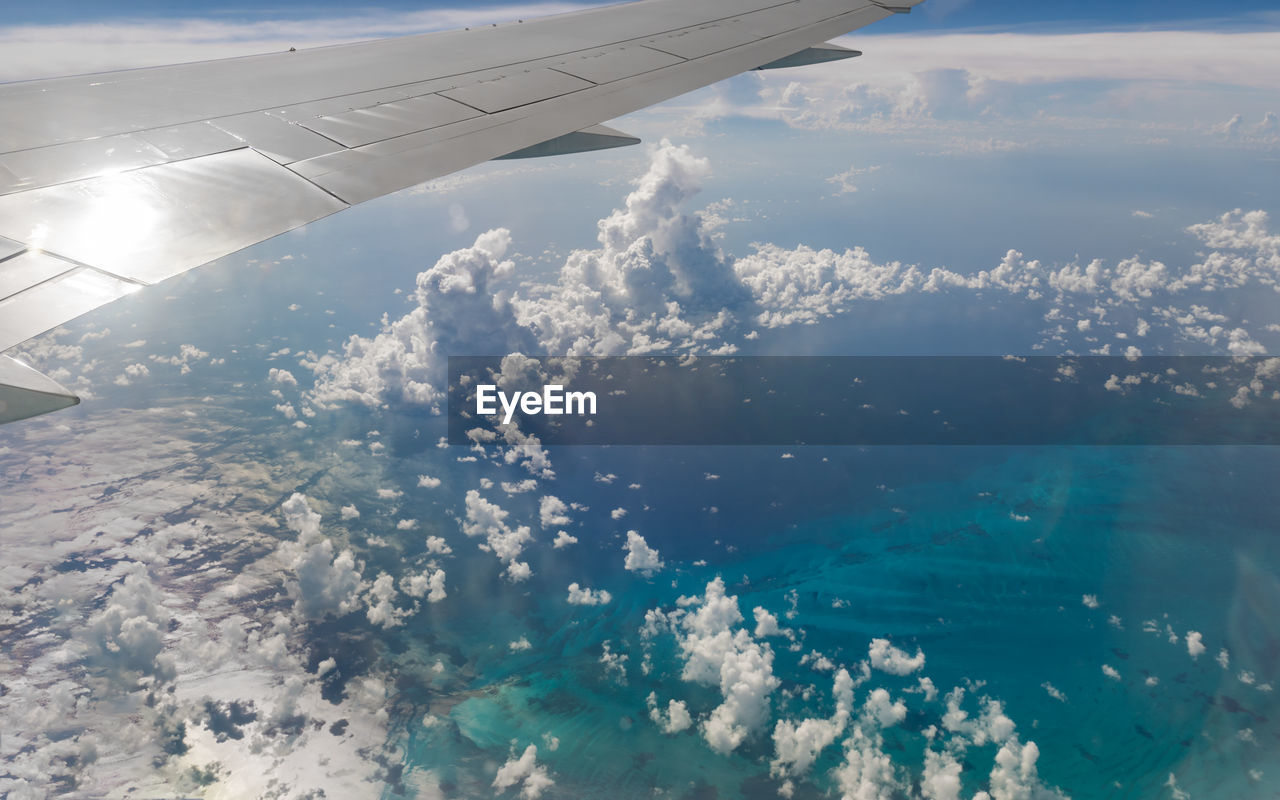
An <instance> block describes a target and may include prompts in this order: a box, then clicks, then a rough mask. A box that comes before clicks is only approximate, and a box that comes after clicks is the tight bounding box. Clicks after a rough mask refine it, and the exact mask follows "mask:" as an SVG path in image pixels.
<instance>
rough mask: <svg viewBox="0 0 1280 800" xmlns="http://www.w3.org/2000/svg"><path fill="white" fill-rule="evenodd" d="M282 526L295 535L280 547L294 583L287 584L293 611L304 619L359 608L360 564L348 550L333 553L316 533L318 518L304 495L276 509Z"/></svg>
mask: <svg viewBox="0 0 1280 800" xmlns="http://www.w3.org/2000/svg"><path fill="white" fill-rule="evenodd" d="M280 510H281V512H283V513H284V518H285V524H286V525H287V526H288V527H289V529H290V530H292V531H293V532H295V533H297V534H298V538H297V540H296V541H293V542H285V543H284V544H282V545H281V546H280V554H281V556H282V557H283V558H284V560H285V563H286V564H287V565H288V567H289V569H290V571H291V572H292V573H293V575H294V580H292V581H290V582H289V584H288V588H289V592H290V594H291V595H292V596H293V599H294V609H295V610H296V611H297V612H298V613H299V614H301V615H302V616H303V617H305V618H306V619H320V618H321V617H325V616H329V615H342V614H347V613H349V612H351V611H353V610H355V609H356V608H358V607H359V605H360V599H359V591H360V588H361V578H360V565H359V564H357V563H356V559H355V556H354V554H352V552H351V550H349V549H344V550H342V551H341V552H339V553H338V554H337V555H335V554H334V546H333V542H332V541H331V540H329V539H328V538H326V537H325V536H324V534H323V533H321V531H320V515H319V514H317V513H315V512H314V511H312V510H311V506H310V504H309V503H308V501H307V497H306V495H303V494H299V493H296V492H295V493H294V494H293V495H292V496H290V497H289V499H288V500H286V501H285V502H284V503H282V504H281V506H280Z"/></svg>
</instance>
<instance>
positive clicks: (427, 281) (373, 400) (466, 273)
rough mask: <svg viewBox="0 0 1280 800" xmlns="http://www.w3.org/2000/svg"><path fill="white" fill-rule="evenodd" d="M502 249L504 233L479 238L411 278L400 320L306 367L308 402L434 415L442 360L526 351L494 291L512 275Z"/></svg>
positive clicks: (529, 344)
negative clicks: (396, 407) (406, 408)
mask: <svg viewBox="0 0 1280 800" xmlns="http://www.w3.org/2000/svg"><path fill="white" fill-rule="evenodd" d="M510 245H511V235H510V233H508V232H507V231H506V230H503V229H498V230H492V231H487V232H485V233H482V234H480V236H478V237H477V238H476V241H475V244H474V245H472V246H471V247H468V248H463V249H461V250H455V251H453V252H452V253H448V254H446V255H444V256H442V257H441V258H440V259H439V260H438V261H437V262H436V263H435V265H434V266H433V267H431V269H429V270H427V271H426V272H422V273H419V275H418V279H417V289H416V291H415V292H414V294H413V299H414V300H415V301H416V303H417V305H416V307H414V308H413V309H412V310H411V311H410V312H409V313H408V314H406V315H405V316H403V317H401V318H399V319H397V320H394V321H387V322H386V323H385V324H384V325H383V329H382V331H381V332H380V333H378V334H377V335H376V336H374V337H373V338H365V337H361V336H352V337H351V338H350V339H348V340H347V342H346V344H345V346H344V347H343V352H342V354H341V355H335V354H328V355H325V356H323V357H321V358H320V359H319V360H317V361H315V362H313V363H311V368H312V369H313V370H314V371H315V373H316V378H317V379H316V384H315V386H314V388H313V389H312V390H311V392H310V393H309V396H310V398H311V399H312V402H314V403H315V404H316V405H317V406H320V407H332V406H334V405H336V404H339V403H353V404H361V405H367V406H381V405H384V404H387V403H391V402H401V403H414V404H421V405H427V406H431V407H433V408H438V406H439V403H441V402H442V401H443V400H444V395H443V393H442V391H441V387H442V386H443V385H444V380H445V375H444V363H445V362H444V359H445V356H446V354H448V353H458V352H486V353H510V352H516V351H523V352H528V351H529V350H531V349H533V345H534V340H533V339H532V338H531V337H530V336H529V334H528V331H527V330H525V329H523V328H521V327H520V326H519V325H518V324H517V323H516V321H515V315H514V311H513V309H512V306H511V304H510V296H509V294H508V293H506V292H503V291H501V290H499V288H498V287H497V285H496V284H497V282H498V281H499V280H500V279H501V278H504V277H506V276H509V275H510V274H511V272H512V271H513V270H514V269H515V264H514V262H512V261H508V260H504V257H505V255H506V252H507V249H508V248H509V247H510Z"/></svg>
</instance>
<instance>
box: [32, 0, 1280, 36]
mask: <svg viewBox="0 0 1280 800" xmlns="http://www.w3.org/2000/svg"><path fill="white" fill-rule="evenodd" d="M512 5H514V4H512V3H510V2H502V0H480V1H479V2H474V3H469V4H468V6H469V7H470V8H473V9H478V8H501V7H503V6H512ZM583 5H586V4H583ZM456 7H457V4H456V3H449V2H426V0H422V1H421V2H407V1H406V0H399V1H392V2H380V3H376V4H367V5H366V6H365V9H364V11H365V12H366V13H380V12H384V11H392V12H408V11H430V10H434V9H441V8H456ZM1207 8H1209V7H1206V5H1205V4H1204V3H1197V2H1192V1H1191V0H1140V2H1130V3H1113V2H1106V0H1079V1H1078V2H1046V3H1028V2H1020V1H1019V0H930V2H929V3H927V4H925V5H924V6H923V7H921V8H919V9H917V10H916V11H915V12H914V14H913V16H912V17H911V18H910V19H909V20H908V19H903V20H901V21H889V22H886V23H884V25H883V27H884V28H885V29H886V30H887V31H890V32H892V31H896V30H903V31H906V30H914V31H919V30H945V29H954V28H963V27H982V26H999V27H1001V28H1004V29H1007V28H1009V27H1016V26H1020V25H1035V26H1037V27H1038V28H1040V29H1043V28H1044V26H1046V25H1049V26H1055V27H1057V26H1061V27H1073V28H1090V27H1117V26H1123V27H1131V26H1132V27H1162V26H1170V25H1172V24H1175V23H1186V22H1191V21H1194V22H1196V23H1197V24H1198V25H1200V26H1202V27H1203V26H1204V24H1206V23H1208V22H1211V21H1217V23H1218V24H1229V25H1241V24H1246V21H1247V23H1248V24H1261V25H1266V26H1271V27H1274V26H1276V25H1280V16H1277V12H1276V9H1275V5H1274V4H1273V3H1268V2H1266V0H1248V1H1247V2H1239V3H1232V4H1231V5H1230V8H1229V9H1226V8H1223V9H1222V10H1221V11H1219V10H1215V9H1210V10H1206V9H1207ZM350 11H351V7H350V5H349V4H346V3H338V2H305V3H304V2H298V0H276V2H273V3H269V4H264V5H261V6H250V5H237V4H234V3H220V2H214V1H211V0H204V1H202V2H192V3H184V4H182V5H180V6H175V5H174V4H173V3H163V2H155V1H154V0H133V1H132V2H127V3H113V4H110V5H109V6H108V5H104V4H100V3H93V4H89V3H83V2H78V1H77V0H53V2H47V3H25V4H22V5H20V6H19V7H17V8H14V9H11V10H10V13H9V14H8V15H7V20H8V22H9V24H11V25H13V24H32V23H35V24H50V23H65V22H71V21H76V22H86V21H114V20H126V19H138V18H178V17H192V16H209V17H213V18H217V19H240V20H262V19H276V18H281V19H283V18H288V19H298V18H308V17H325V16H333V15H335V14H346V13H350Z"/></svg>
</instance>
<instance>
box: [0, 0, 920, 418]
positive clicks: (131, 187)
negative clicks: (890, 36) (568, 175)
mask: <svg viewBox="0 0 1280 800" xmlns="http://www.w3.org/2000/svg"><path fill="white" fill-rule="evenodd" d="M920 2H922V0H893V3H894V4H893V5H889V4H887V3H885V2H878V1H873V0H786V1H784V0H698V2H689V0H640V2H632V3H626V4H622V5H613V6H605V7H602V8H595V9H590V10H586V11H581V12H574V13H569V14H560V15H556V16H551V17H544V18H540V19H532V20H518V21H515V22H511V23H507V24H502V25H493V26H486V27H483V28H467V29H465V30H460V31H450V32H446V33H433V34H426V35H421V36H408V37H403V38H397V39H386V40H380V41H373V42H362V43H358V44H350V45H340V46H335V47H321V48H315V49H310V50H300V51H293V50H290V51H289V52H281V53H270V54H266V55H260V56H252V57H247V58H234V59H225V60H219V61H205V62H198V63H191V64H180V65H176V66H169V67H157V68H150V69H137V70H127V71H121V72H110V73H103V74H98V75H87V76H78V77H71V78H56V79H50V80H39V81H29V82H22V83H10V84H3V85H0V119H3V120H4V124H3V126H0V351H3V350H5V349H8V348H10V347H13V346H14V345H17V344H19V343H21V342H23V341H25V340H27V339H30V338H31V337H33V336H37V335H39V334H41V333H44V332H46V331H48V330H51V329H53V328H55V327H57V326H58V325H61V324H62V323H64V322H67V321H69V320H71V319H74V318H75V317H78V316H80V315H81V314H84V313H86V312H88V311H91V310H93V309H95V308H97V307H99V306H102V305H105V304H107V303H109V302H111V301H113V300H115V299H117V298H120V297H122V296H124V295H126V294H129V293H131V292H134V291H137V290H139V289H141V288H142V287H144V286H147V285H150V284H153V283H157V282H159V281H162V280H165V279H166V278H170V277H172V276H174V275H177V274H179V273H182V272H185V271H186V270H189V269H191V268H193V267H197V266H199V265H201V264H205V263H208V262H210V261H213V260H214V259H217V258H219V257H221V256H224V255H227V254H229V253H233V252H235V251H237V250H240V249H242V248H245V247H248V246H249V245H252V244H255V243H257V242H260V241H263V240H265V239H269V238H271V237H273V236H276V235H279V234H281V233H284V232H286V231H289V230H292V229H293V228H297V227H299V226H302V225H305V224H307V223H309V222H312V221H315V220H317V219H320V218H322V217H325V216H328V215H329V214H333V213H335V212H337V211H341V210H342V209H344V208H347V207H348V206H351V205H354V204H356V203H360V202H363V201H365V200H370V199H372V198H375V197H379V196H381V195H385V194H389V193H391V192H395V191H398V190H400V189H404V188H407V187H410V186H414V185H417V184H420V183H423V182H425V181H428V180H431V179H433V178H437V177H440V176H442V175H446V174H448V173H451V172H455V171H457V170H460V169H464V168H466V167H469V166H472V165H474V164H478V163H481V162H483V161H488V160H490V159H495V158H503V157H507V158H518V157H532V156H541V155H554V154H557V153H569V152H581V151H585V150H595V149H602V148H606V147H616V146H620V145H624V144H631V143H634V142H636V141H638V140H637V139H635V138H633V137H629V136H627V135H626V134H623V133H620V132H618V131H615V130H612V129H610V128H606V127H604V126H601V125H600V124H599V123H601V122H602V121H604V120H608V119H612V118H614V117H618V116H621V115H623V114H627V113H630V112H632V111H636V110H638V109H641V108H644V107H646V106H649V105H652V104H654V103H658V102H661V101H663V100H667V99H669V98H672V97H675V96H676V95H679V94H683V93H685V92H688V91H691V90H693V89H697V88H700V87H703V86H707V85H709V84H711V83H714V82H716V81H719V80H722V79H725V78H728V77H731V76H733V75H736V74H738V73H740V72H744V71H746V70H751V69H758V68H772V67H790V66H799V65H804V64H810V63H818V62H821V61H829V60H832V59H834V58H841V57H847V56H849V55H857V52H856V51H850V50H844V49H843V48H839V47H837V46H835V45H824V44H822V43H823V42H824V41H825V40H827V39H829V38H831V37H834V36H839V35H841V34H845V33H848V32H849V31H852V30H855V29H857V28H861V27H863V26H864V25H869V24H871V23H873V22H876V21H878V20H881V19H884V18H885V17H888V16H890V15H892V14H894V13H902V12H906V11H909V10H910V9H911V7H912V6H914V5H917V4H918V3H920ZM6 362H7V363H6ZM75 402H78V401H77V400H76V398H75V397H74V396H72V395H71V394H70V393H69V392H67V391H66V390H64V389H62V388H61V387H59V386H58V385H57V384H56V383H54V382H53V381H51V380H49V379H48V378H46V377H45V376H42V375H40V374H39V373H38V372H35V371H34V370H31V369H29V368H27V367H25V365H21V364H17V363H16V362H14V361H13V359H11V358H8V357H7V356H0V423H2V422H8V421H12V420H15V419H22V418H24V417H28V416H34V415H35V414H38V413H44V412H46V411H52V410H55V409H57V408H62V407H65V406H67V405H72V404H74V403H75Z"/></svg>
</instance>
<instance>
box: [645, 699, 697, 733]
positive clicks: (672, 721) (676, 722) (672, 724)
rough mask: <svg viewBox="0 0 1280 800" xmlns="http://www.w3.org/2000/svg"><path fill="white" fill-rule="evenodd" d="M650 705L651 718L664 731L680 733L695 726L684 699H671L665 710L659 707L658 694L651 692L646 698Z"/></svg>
mask: <svg viewBox="0 0 1280 800" xmlns="http://www.w3.org/2000/svg"><path fill="white" fill-rule="evenodd" d="M645 702H646V704H647V705H648V706H649V719H651V720H653V721H654V723H655V724H656V725H657V726H658V727H659V728H661V729H662V732H663V733H679V732H681V731H683V730H688V729H689V728H691V727H693V717H692V716H690V715H689V707H688V706H686V705H685V702H684V701H683V700H671V701H670V702H668V703H667V710H666V711H665V712H664V711H663V710H662V709H660V708H658V696H657V695H656V694H655V693H653V692H649V696H648V697H647V698H646V699H645Z"/></svg>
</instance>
